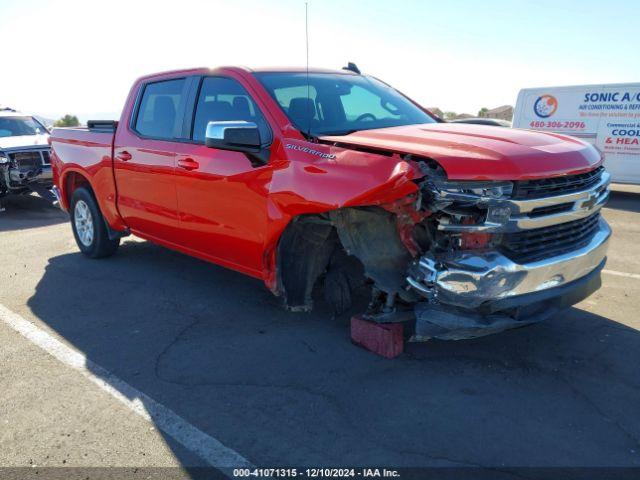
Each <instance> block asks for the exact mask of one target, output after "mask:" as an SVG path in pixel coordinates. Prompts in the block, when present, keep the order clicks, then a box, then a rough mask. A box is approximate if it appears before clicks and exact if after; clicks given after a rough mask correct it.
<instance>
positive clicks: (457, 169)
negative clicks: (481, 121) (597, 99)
mask: <svg viewBox="0 0 640 480" xmlns="http://www.w3.org/2000/svg"><path fill="white" fill-rule="evenodd" d="M322 140H324V141H330V142H336V143H338V144H340V146H342V147H347V148H348V146H350V145H352V146H354V147H358V146H360V147H367V148H373V149H380V150H384V151H391V152H397V153H410V154H413V155H419V156H421V157H429V158H432V159H434V160H436V161H437V162H438V163H439V164H440V165H441V166H442V167H443V168H444V169H445V171H446V172H447V176H448V177H449V178H450V179H455V180H526V179H533V178H545V177H551V176H556V175H563V174H573V173H579V172H583V171H587V170H590V169H592V168H594V167H595V166H596V165H598V164H599V163H600V162H601V156H600V153H599V152H598V151H597V150H596V149H595V148H594V147H593V146H591V145H589V144H588V143H586V142H583V141H581V140H578V139H576V138H573V137H569V136H566V135H558V134H553V133H543V132H536V131H532V130H519V129H512V128H503V127H493V126H486V125H472V124H462V123H433V124H423V125H408V126H403V127H391V128H380V129H375V130H362V131H359V132H355V133H352V134H350V135H344V136H328V137H322Z"/></svg>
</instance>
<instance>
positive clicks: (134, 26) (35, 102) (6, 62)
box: [0, 0, 640, 120]
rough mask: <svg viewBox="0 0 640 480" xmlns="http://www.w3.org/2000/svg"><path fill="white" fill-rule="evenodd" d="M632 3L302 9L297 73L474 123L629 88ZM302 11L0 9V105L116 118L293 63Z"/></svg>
mask: <svg viewBox="0 0 640 480" xmlns="http://www.w3.org/2000/svg"><path fill="white" fill-rule="evenodd" d="M638 7H639V2H638V1H637V0H606V1H605V0H599V1H596V0H565V1H562V0H554V1H551V0H531V1H529V0H480V1H472V0H448V1H445V0H437V1H430V0H422V1H420V0H416V1H411V0H406V1H405V0H395V1H391V0H369V1H359V0H352V1H351V0H308V10H309V57H310V58H309V64H310V65H311V66H315V67H326V68H340V67H342V66H344V65H346V63H347V62H349V61H352V62H355V63H356V64H357V65H358V67H359V68H360V70H362V71H363V73H367V74H371V75H374V76H376V77H378V78H380V79H382V80H384V81H386V82H387V83H389V84H391V85H393V86H394V87H396V88H397V89H398V90H400V91H402V92H403V93H405V94H407V95H408V96H410V97H412V98H413V99H415V100H416V101H418V102H419V103H421V104H422V105H423V106H426V107H439V108H441V109H442V110H444V111H447V110H448V111H455V112H458V113H460V112H467V113H472V114H475V113H477V111H478V110H479V109H480V108H482V107H488V108H492V107H497V106H500V105H504V104H514V103H515V100H516V96H517V94H518V91H519V90H520V89H521V88H526V87H540V86H557V85H577V84H598V83H622V82H640V61H638V58H640V29H639V28H637V21H638V20H637V19H638V14H640V9H639V8H638ZM304 20H305V1H304V0H261V1H260V0H236V1H231V0H226V1H223V0H179V1H177V0H173V1H162V0H155V1H146V0H127V1H121V0H109V1H105V2H96V1H86V0H78V1H76V0H68V1H67V0H57V1H46V0H0V25H1V28H0V38H1V41H2V47H0V63H1V64H2V73H1V74H0V105H8V106H12V107H14V108H18V109H20V110H22V111H25V112H29V113H34V114H39V115H42V116H45V117H49V118H54V119H55V118H59V117H60V116H62V115H64V114H67V113H68V114H75V115H78V116H79V117H80V118H81V120H86V119H87V118H117V117H118V116H119V113H120V110H121V108H122V104H123V102H124V100H125V98H126V95H127V93H128V91H129V88H130V86H131V84H132V83H133V81H134V80H135V79H136V78H137V77H139V76H141V75H145V74H148V73H152V72H157V71H165V70H172V69H177V68H186V67H202V66H204V67H209V66H210V67H215V66H221V65H246V66H256V67H258V66H272V65H278V66H282V65H286V66H303V65H304V64H305V24H304Z"/></svg>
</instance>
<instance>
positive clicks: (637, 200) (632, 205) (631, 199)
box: [607, 190, 640, 213]
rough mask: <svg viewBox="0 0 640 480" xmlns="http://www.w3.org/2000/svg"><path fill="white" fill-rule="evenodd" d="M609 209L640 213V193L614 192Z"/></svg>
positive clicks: (608, 204)
mask: <svg viewBox="0 0 640 480" xmlns="http://www.w3.org/2000/svg"><path fill="white" fill-rule="evenodd" d="M607 208H613V209H615V210H624V211H626V212H635V213H640V193H634V192H619V191H618V192H617V191H614V190H612V191H611V195H610V197H609V202H608V203H607Z"/></svg>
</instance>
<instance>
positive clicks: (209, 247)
mask: <svg viewBox="0 0 640 480" xmlns="http://www.w3.org/2000/svg"><path fill="white" fill-rule="evenodd" d="M193 103H194V104H195V105H194V107H193V112H188V113H192V114H193V115H192V116H191V117H190V120H189V122H190V124H191V128H189V137H190V140H189V142H190V143H183V144H181V145H180V146H179V147H178V148H179V149H178V151H177V152H178V154H177V157H176V189H177V196H178V210H179V215H180V223H181V226H182V229H183V230H184V233H185V235H184V237H183V238H184V246H186V247H188V248H189V249H191V250H193V251H195V252H197V253H198V254H200V255H201V256H204V257H207V258H209V259H211V260H213V261H215V262H216V263H220V264H223V265H225V266H228V267H231V268H235V269H237V270H241V271H244V272H245V273H249V274H253V275H256V276H259V275H260V274H261V270H262V260H263V258H262V257H263V246H264V239H265V234H266V232H267V191H268V184H269V181H270V180H271V175H272V167H271V166H270V165H269V164H267V165H256V164H255V163H252V160H251V158H250V157H249V156H248V155H247V154H245V153H242V152H234V151H228V150H219V149H216V148H209V147H206V146H205V145H204V138H205V130H206V127H207V123H208V122H209V121H232V120H244V121H250V122H255V123H257V124H258V126H259V128H260V136H261V140H262V143H263V145H267V144H270V143H271V139H272V132H271V128H270V127H269V125H268V123H267V121H266V120H265V117H264V116H263V114H262V112H261V111H260V109H259V108H258V106H257V104H256V102H255V101H254V100H253V98H252V95H251V94H250V93H249V92H248V91H247V89H246V88H245V87H244V86H243V85H242V84H241V83H240V82H239V81H238V80H236V79H234V78H231V77H218V76H216V77H205V78H202V79H201V80H200V81H199V85H198V86H197V88H196V89H195V91H194V98H193ZM187 116H189V115H187Z"/></svg>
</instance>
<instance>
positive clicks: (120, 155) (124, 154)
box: [116, 150, 133, 162]
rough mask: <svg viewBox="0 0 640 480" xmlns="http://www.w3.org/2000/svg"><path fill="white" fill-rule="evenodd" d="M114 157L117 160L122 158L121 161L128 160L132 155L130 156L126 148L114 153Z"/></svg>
mask: <svg viewBox="0 0 640 480" xmlns="http://www.w3.org/2000/svg"><path fill="white" fill-rule="evenodd" d="M116 158H117V159H118V160H122V161H123V162H128V161H129V160H131V159H132V158H133V157H132V156H131V154H130V153H129V152H127V151H126V150H123V151H122V152H120V153H118V154H117V155H116Z"/></svg>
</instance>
